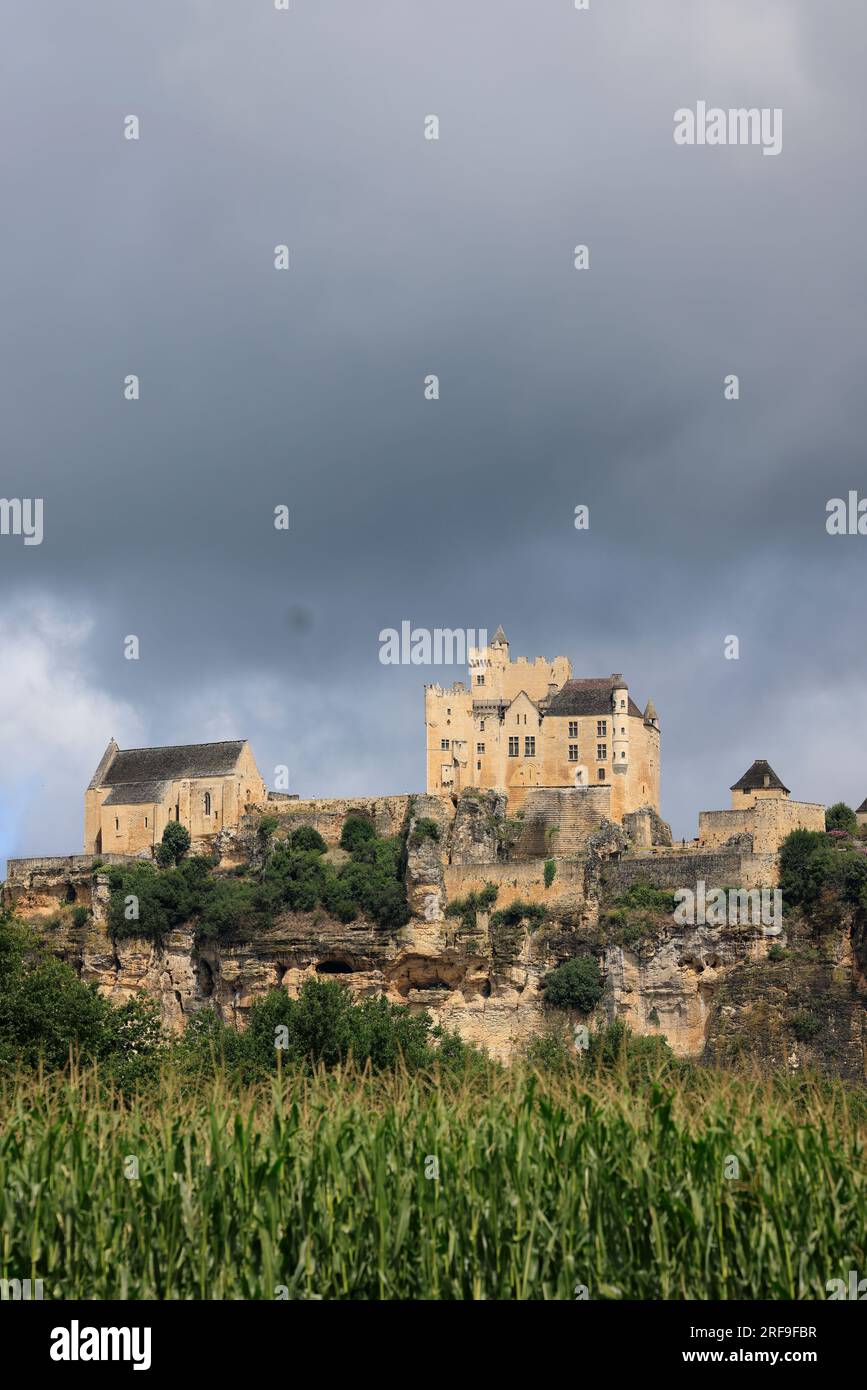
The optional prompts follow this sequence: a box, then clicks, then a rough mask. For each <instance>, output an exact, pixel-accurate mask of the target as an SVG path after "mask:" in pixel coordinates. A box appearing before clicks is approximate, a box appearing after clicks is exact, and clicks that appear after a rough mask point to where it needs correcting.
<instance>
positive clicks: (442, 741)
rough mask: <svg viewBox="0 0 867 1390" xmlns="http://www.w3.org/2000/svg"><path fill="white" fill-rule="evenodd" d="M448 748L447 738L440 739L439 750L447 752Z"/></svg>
mask: <svg viewBox="0 0 867 1390" xmlns="http://www.w3.org/2000/svg"><path fill="white" fill-rule="evenodd" d="M450 746H451V745H450V744H449V741H448V739H447V738H441V739H440V748H441V749H443V750H444V751H445V750H447V749H448V748H449V747H450Z"/></svg>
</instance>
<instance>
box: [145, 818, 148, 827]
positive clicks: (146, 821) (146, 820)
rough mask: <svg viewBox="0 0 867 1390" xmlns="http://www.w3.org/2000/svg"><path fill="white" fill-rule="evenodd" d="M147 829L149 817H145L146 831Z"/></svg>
mask: <svg viewBox="0 0 867 1390" xmlns="http://www.w3.org/2000/svg"><path fill="white" fill-rule="evenodd" d="M147 828H148V818H147V816H145V830H147Z"/></svg>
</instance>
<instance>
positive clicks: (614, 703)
mask: <svg viewBox="0 0 867 1390" xmlns="http://www.w3.org/2000/svg"><path fill="white" fill-rule="evenodd" d="M611 735H612V736H611V771H612V773H614V775H615V776H623V775H624V774H625V773H626V772H627V771H628V769H629V687H628V686H627V684H626V682H625V680H624V679H623V677H622V676H621V674H620V672H619V671H617V672H615V674H614V675H613V676H612V677H611Z"/></svg>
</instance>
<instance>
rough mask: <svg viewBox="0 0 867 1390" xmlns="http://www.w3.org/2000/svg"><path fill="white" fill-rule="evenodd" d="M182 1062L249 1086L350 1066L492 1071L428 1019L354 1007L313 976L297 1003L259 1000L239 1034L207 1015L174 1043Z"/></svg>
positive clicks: (278, 997)
mask: <svg viewBox="0 0 867 1390" xmlns="http://www.w3.org/2000/svg"><path fill="white" fill-rule="evenodd" d="M437 1044H438V1045H437ZM176 1056H177V1063H178V1065H179V1066H180V1067H181V1070H182V1071H183V1072H184V1073H185V1074H190V1075H192V1074H199V1075H202V1074H213V1073H214V1072H215V1071H217V1070H219V1068H220V1067H225V1068H228V1069H229V1070H230V1071H231V1072H232V1073H233V1074H234V1075H236V1076H237V1077H238V1079H239V1080H241V1081H244V1082H248V1083H249V1082H252V1081H254V1080H255V1079H256V1078H262V1077H264V1076H266V1075H268V1074H270V1073H272V1072H274V1071H275V1070H276V1069H277V1068H278V1066H279V1067H280V1068H282V1069H284V1070H285V1069H286V1068H293V1067H294V1068H299V1067H300V1068H302V1069H305V1070H308V1071H310V1070H312V1069H314V1068H315V1067H317V1066H323V1067H326V1068H332V1067H337V1066H340V1065H343V1064H345V1063H347V1062H349V1061H350V1059H351V1060H352V1061H353V1062H354V1063H355V1064H357V1065H358V1066H370V1068H371V1069H372V1070H373V1071H375V1072H382V1071H394V1070H396V1069H402V1070H404V1071H417V1070H419V1069H421V1068H425V1067H432V1066H434V1065H435V1064H436V1065H437V1066H440V1067H443V1066H448V1067H449V1068H450V1069H452V1070H459V1069H461V1068H466V1067H478V1066H480V1065H488V1063H487V1059H486V1058H484V1057H483V1056H482V1055H480V1054H479V1053H478V1052H477V1051H476V1049H474V1048H471V1047H469V1046H468V1045H467V1044H465V1043H463V1042H462V1041H461V1039H460V1038H458V1037H457V1036H456V1035H455V1034H453V1033H448V1032H445V1031H444V1030H443V1029H441V1028H435V1027H434V1026H433V1023H432V1020H431V1017H430V1015H429V1014H428V1013H421V1014H413V1013H411V1012H410V1010H409V1009H408V1008H407V1007H406V1006H405V1005H400V1004H392V1003H390V1002H389V1001H388V1000H386V999H384V998H382V997H381V996H380V997H378V998H374V999H362V1000H356V999H355V998H354V996H353V995H352V994H351V993H350V991H349V990H348V989H346V987H345V986H344V985H342V984H340V983H338V982H337V981H336V980H321V979H318V978H316V977H313V976H311V977H310V978H309V979H307V980H305V982H304V984H303V986H302V988H301V992H300V995H299V997H298V998H297V999H291V998H290V997H289V995H288V994H287V993H286V991H285V990H281V989H275V990H272V991H271V992H270V993H269V994H267V995H266V996H265V998H264V999H261V1000H258V1001H257V1002H256V1003H255V1004H254V1005H253V1007H252V1008H251V1010H250V1017H249V1022H248V1026H247V1028H246V1030H245V1031H244V1032H243V1033H240V1034H239V1033H236V1032H235V1030H234V1029H233V1028H230V1027H228V1026H227V1025H224V1024H222V1023H221V1022H220V1021H219V1020H218V1019H217V1017H216V1015H215V1014H214V1013H213V1012H212V1011H211V1010H203V1011H202V1012H201V1013H199V1014H197V1015H196V1016H195V1017H194V1018H193V1019H192V1020H191V1022H190V1024H189V1025H188V1027H187V1031H186V1033H185V1034H184V1036H183V1037H182V1038H180V1039H179V1040H178V1042H177V1043H176Z"/></svg>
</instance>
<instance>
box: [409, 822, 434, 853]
mask: <svg viewBox="0 0 867 1390" xmlns="http://www.w3.org/2000/svg"><path fill="white" fill-rule="evenodd" d="M439 837H440V828H439V826H438V825H437V823H436V821H435V820H431V818H430V816H422V817H421V818H420V819H419V820H417V821H416V823H415V825H414V826H413V830H412V834H411V835H410V837H409V842H410V844H411V845H412V847H413V849H418V847H419V845H423V844H424V842H425V840H433V841H437V840H438V839H439Z"/></svg>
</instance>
